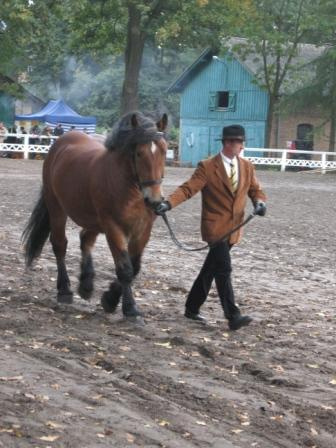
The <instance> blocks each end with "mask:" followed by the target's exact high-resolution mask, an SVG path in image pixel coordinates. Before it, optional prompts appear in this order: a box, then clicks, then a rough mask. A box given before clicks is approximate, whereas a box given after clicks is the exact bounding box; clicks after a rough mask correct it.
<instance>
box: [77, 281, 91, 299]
mask: <svg viewBox="0 0 336 448" xmlns="http://www.w3.org/2000/svg"><path fill="white" fill-rule="evenodd" d="M77 291H78V294H79V295H80V296H81V298H82V299H84V300H90V299H91V297H92V293H93V287H89V288H87V287H85V285H83V284H81V283H80V284H79V286H78V290H77Z"/></svg>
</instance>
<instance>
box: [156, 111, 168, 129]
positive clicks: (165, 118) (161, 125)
mask: <svg viewBox="0 0 336 448" xmlns="http://www.w3.org/2000/svg"><path fill="white" fill-rule="evenodd" d="M167 124H168V115H167V114H163V115H162V117H161V119H160V120H159V121H158V122H157V123H156V126H157V128H158V130H159V131H161V132H163V131H164V130H165V129H166V127H167Z"/></svg>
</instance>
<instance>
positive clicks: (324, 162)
mask: <svg viewBox="0 0 336 448" xmlns="http://www.w3.org/2000/svg"><path fill="white" fill-rule="evenodd" d="M326 166H327V154H326V153H325V152H324V153H323V154H322V157H321V168H322V174H325V173H326Z"/></svg>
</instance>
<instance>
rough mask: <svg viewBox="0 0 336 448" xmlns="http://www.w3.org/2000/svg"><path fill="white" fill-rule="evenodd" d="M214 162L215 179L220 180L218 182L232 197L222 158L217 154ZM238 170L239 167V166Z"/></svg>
mask: <svg viewBox="0 0 336 448" xmlns="http://www.w3.org/2000/svg"><path fill="white" fill-rule="evenodd" d="M214 162H215V173H216V175H217V177H219V178H220V180H221V181H222V182H223V183H224V185H225V187H226V188H227V189H228V191H229V192H230V193H231V195H232V196H233V193H232V190H231V183H230V179H229V177H228V175H227V174H226V170H225V168H224V163H223V161H222V156H221V155H220V154H217V156H216V157H215V158H214ZM239 169H240V166H239Z"/></svg>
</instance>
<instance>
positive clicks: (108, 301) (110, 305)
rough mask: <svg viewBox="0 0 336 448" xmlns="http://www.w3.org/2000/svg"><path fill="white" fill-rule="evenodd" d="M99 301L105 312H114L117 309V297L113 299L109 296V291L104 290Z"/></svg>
mask: <svg viewBox="0 0 336 448" xmlns="http://www.w3.org/2000/svg"><path fill="white" fill-rule="evenodd" d="M100 302H101V304H102V307H103V310H104V311H105V312H106V313H114V312H115V310H116V309H117V306H118V303H119V298H118V300H115V298H114V297H111V294H110V291H105V292H104V294H103V295H102V298H101V301H100Z"/></svg>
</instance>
